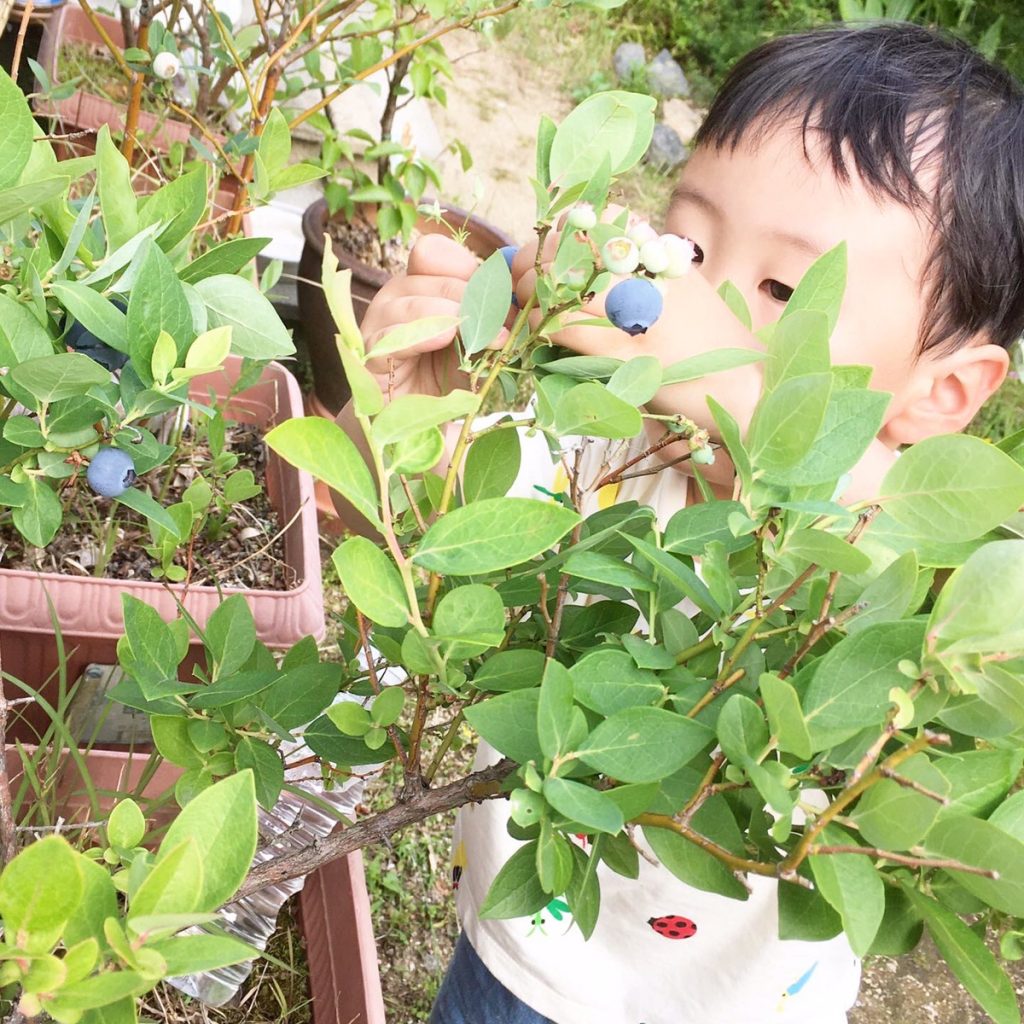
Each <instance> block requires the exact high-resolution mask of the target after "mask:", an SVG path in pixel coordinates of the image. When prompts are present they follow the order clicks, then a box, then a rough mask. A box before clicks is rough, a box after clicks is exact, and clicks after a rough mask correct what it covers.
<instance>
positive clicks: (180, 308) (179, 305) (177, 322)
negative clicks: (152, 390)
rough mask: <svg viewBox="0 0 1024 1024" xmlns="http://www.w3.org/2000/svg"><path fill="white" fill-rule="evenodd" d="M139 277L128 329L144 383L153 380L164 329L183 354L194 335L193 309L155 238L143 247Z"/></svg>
mask: <svg viewBox="0 0 1024 1024" xmlns="http://www.w3.org/2000/svg"><path fill="white" fill-rule="evenodd" d="M141 252H142V259H141V262H140V264H139V271H138V277H137V278H136V280H135V283H134V285H133V287H132V291H131V295H130V296H129V297H128V314H127V323H126V331H127V334H128V352H129V355H130V356H131V360H132V366H133V367H134V369H135V372H136V373H138V375H139V377H141V378H142V381H143V383H144V384H151V383H152V382H153V375H152V373H151V372H150V366H151V364H152V361H153V351H154V349H155V348H156V344H157V340H158V339H159V337H160V333H161V331H166V332H167V333H168V334H169V335H170V336H171V337H172V338H173V339H174V343H175V345H176V347H177V351H178V353H179V354H180V355H181V356H182V357H184V355H185V353H186V352H187V351H188V346H189V345H190V344H191V343H192V339H193V337H194V336H195V333H196V332H195V327H194V326H193V322H192V309H191V307H190V306H189V304H188V298H187V297H186V295H185V289H184V288H183V287H182V285H181V282H180V281H179V280H178V275H177V274H176V273H175V271H174V267H173V266H172V265H171V262H170V260H169V259H168V258H167V257H166V256H165V255H164V254H163V252H162V251H161V250H160V247H159V246H158V245H157V244H156V242H154V241H153V240H152V239H147V240H146V241H145V242H144V243H143V246H142V250H141Z"/></svg>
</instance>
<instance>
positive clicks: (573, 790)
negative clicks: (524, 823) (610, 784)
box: [544, 778, 624, 835]
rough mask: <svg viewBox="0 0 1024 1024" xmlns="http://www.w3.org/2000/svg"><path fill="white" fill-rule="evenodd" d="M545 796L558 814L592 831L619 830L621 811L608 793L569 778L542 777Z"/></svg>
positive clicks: (611, 832)
mask: <svg viewBox="0 0 1024 1024" xmlns="http://www.w3.org/2000/svg"><path fill="white" fill-rule="evenodd" d="M544 799H545V800H547V802H548V803H549V804H551V806H552V807H554V809H555V810H556V811H558V813H559V814H563V815H565V817H567V818H568V819H569V820H570V821H575V822H578V823H579V824H580V825H582V826H583V827H584V828H586V829H588V830H589V829H592V830H593V831H595V832H608V833H610V834H611V835H614V834H615V833H616V832H620V831H622V826H623V823H624V822H623V818H622V811H620V810H619V808H618V805H617V804H616V803H615V801H614V800H612V799H611V798H610V797H609V796H608V795H607V793H602V792H601V791H600V790H597V789H592V788H591V787H590V786H585V785H584V784H583V783H582V782H573V781H572V780H571V779H556V778H547V779H545V780H544Z"/></svg>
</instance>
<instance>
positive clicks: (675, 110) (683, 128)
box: [661, 100, 704, 146]
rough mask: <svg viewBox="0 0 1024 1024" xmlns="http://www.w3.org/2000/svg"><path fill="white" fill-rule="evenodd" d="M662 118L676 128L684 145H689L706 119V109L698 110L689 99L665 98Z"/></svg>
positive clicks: (670, 126)
mask: <svg viewBox="0 0 1024 1024" xmlns="http://www.w3.org/2000/svg"><path fill="white" fill-rule="evenodd" d="M661 119H662V120H663V121H664V122H665V124H667V125H668V126H669V128H674V129H675V131H676V134H677V135H678V136H679V138H681V139H682V140H683V145H684V146H688V145H689V144H690V142H691V141H692V139H693V137H694V135H696V134H697V129H698V128H699V127H700V123H701V121H703V120H704V111H702V110H697V108H696V107H694V106H692V105H691V104H690V103H689V102H688V101H687V100H665V102H664V104H663V105H662V110H661Z"/></svg>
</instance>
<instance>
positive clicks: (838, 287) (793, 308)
mask: <svg viewBox="0 0 1024 1024" xmlns="http://www.w3.org/2000/svg"><path fill="white" fill-rule="evenodd" d="M846 263H847V260H846V243H845V242H840V243H839V244H838V245H837V246H836V247H835V248H834V249H829V251H828V252H826V253H824V255H822V256H819V257H818V259H817V260H815V261H814V263H813V264H812V265H811V267H810V269H809V270H808V271H807V273H806V274H804V276H803V277H802V278H801V279H800V283H799V284H798V285H797V286H796V288H795V289H794V290H793V294H792V295H791V296H790V298H789V302H787V303H786V308H785V309H784V310H783V311H782V317H781V320H785V319H786V318H787V317H791V316H794V315H795V314H797V313H800V312H802V311H804V310H812V311H817V312H820V313H823V314H824V315H825V318H826V320H827V323H828V335H831V334H832V332H833V331H834V330H835V327H836V321H837V320H838V319H839V309H840V307H841V306H842V304H843V293H844V292H845V290H846Z"/></svg>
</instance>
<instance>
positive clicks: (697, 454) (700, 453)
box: [690, 448, 715, 466]
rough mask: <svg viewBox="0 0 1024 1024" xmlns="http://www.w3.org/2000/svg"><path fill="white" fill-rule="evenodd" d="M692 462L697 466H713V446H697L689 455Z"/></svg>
mask: <svg viewBox="0 0 1024 1024" xmlns="http://www.w3.org/2000/svg"><path fill="white" fill-rule="evenodd" d="M690 459H691V460H692V461H693V462H696V463H697V465H699V466H713V465H714V464H715V452H714V449H713V448H698V449H697V450H696V451H694V452H693V454H692V455H691V456H690Z"/></svg>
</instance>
